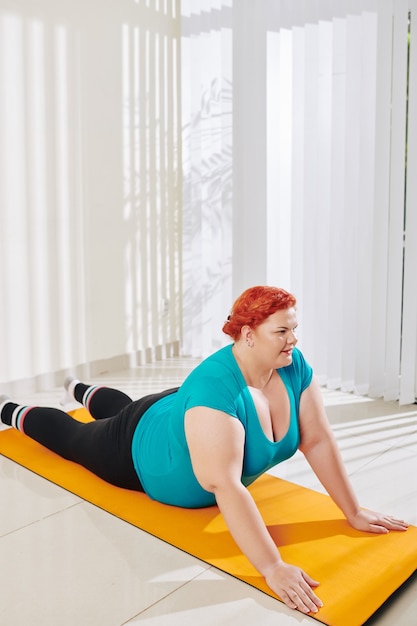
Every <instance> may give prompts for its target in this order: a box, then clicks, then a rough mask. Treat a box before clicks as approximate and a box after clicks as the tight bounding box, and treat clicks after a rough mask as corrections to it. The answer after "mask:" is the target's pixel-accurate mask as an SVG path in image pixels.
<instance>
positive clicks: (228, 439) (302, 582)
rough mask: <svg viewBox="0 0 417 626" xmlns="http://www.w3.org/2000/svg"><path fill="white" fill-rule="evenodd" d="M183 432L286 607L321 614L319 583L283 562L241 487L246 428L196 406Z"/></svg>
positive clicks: (236, 531) (198, 468)
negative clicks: (317, 590) (317, 587)
mask: <svg viewBox="0 0 417 626" xmlns="http://www.w3.org/2000/svg"><path fill="white" fill-rule="evenodd" d="M185 433H186V438H187V443H188V446H189V449H190V454H191V461H192V465H193V470H194V473H195V475H196V478H197V480H198V482H199V483H200V484H201V486H202V487H203V488H204V489H206V490H207V491H210V492H211V493H214V495H215V497H216V502H217V504H218V507H219V509H220V511H221V513H222V515H223V517H224V519H225V522H226V524H227V527H228V529H229V531H230V533H231V535H232V537H233V538H234V540H235V541H236V543H237V545H238V546H239V548H240V549H241V550H242V552H243V553H244V554H245V555H246V556H247V558H248V559H249V560H250V561H251V563H252V564H253V565H254V566H255V567H256V569H257V570H258V571H259V572H260V573H261V574H262V575H263V576H265V578H266V581H267V583H268V585H269V586H270V587H271V589H272V590H273V591H275V593H277V594H278V595H279V596H280V598H281V599H282V600H283V601H284V602H285V603H286V604H287V605H288V606H290V607H291V608H297V609H299V610H300V611H302V612H304V613H308V612H317V610H318V609H317V607H320V606H322V603H321V601H320V600H319V598H318V597H317V596H316V595H315V593H314V592H313V590H312V587H315V586H317V585H318V583H317V582H316V581H314V580H312V579H311V578H310V577H309V576H308V575H307V574H306V573H305V572H303V571H302V570H301V569H300V568H298V567H295V566H292V565H289V564H287V563H284V562H283V561H282V559H281V556H280V554H279V551H278V548H277V546H276V545H275V543H274V542H273V540H272V538H271V536H270V534H269V532H268V530H267V528H266V526H265V523H264V521H263V519H262V517H261V515H260V513H259V510H258V508H257V506H256V504H255V502H254V500H253V498H252V496H251V494H250V493H249V491H248V490H247V489H246V488H245V487H244V485H243V484H242V483H241V475H242V467H243V450H244V439H245V432H244V429H243V426H242V424H241V423H240V422H239V421H238V420H237V419H235V418H233V417H231V416H230V415H227V414H225V413H223V412H221V411H216V410H213V409H208V408H206V407H196V408H193V409H190V410H189V411H187V413H186V417H185Z"/></svg>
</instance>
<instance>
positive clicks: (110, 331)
mask: <svg viewBox="0 0 417 626" xmlns="http://www.w3.org/2000/svg"><path fill="white" fill-rule="evenodd" d="M2 6H3V8H2V7H0V59H1V60H0V102H1V107H0V136H1V137H2V140H1V142H0V220H1V221H0V292H1V310H0V315H1V317H0V354H1V359H0V380H1V381H2V382H3V383H4V388H5V390H7V391H8V392H10V391H13V388H14V389H15V391H16V392H18V391H19V389H20V388H23V387H28V386H29V387H31V386H32V387H33V386H37V387H39V388H42V387H44V386H47V385H48V384H51V382H52V381H54V380H55V379H60V378H62V375H63V373H64V372H66V371H67V370H74V368H78V370H77V371H82V372H86V373H88V371H90V370H91V369H93V370H100V369H108V368H112V367H116V366H120V365H122V364H126V363H128V362H136V360H147V359H148V360H149V359H152V358H157V357H161V356H163V355H164V354H166V353H170V351H171V350H173V349H178V345H179V340H180V333H181V330H180V312H181V302H180V279H181V276H180V254H181V250H180V230H181V215H180V202H181V201H180V198H181V176H180V171H181V170H180V166H179V159H180V145H179V133H180V122H179V115H180V105H179V73H178V71H177V63H178V58H179V33H180V24H179V17H178V6H177V3H176V2H175V1H172V2H171V1H166V2H144V1H140V2H139V1H135V0H120V1H117V2H104V3H103V2H99V1H98V0H89V1H88V2H83V1H82V0H64V1H62V2H59V3H55V2H51V1H50V0H43V1H42V0H26V1H25V0H16V2H14V3H12V5H10V8H8V7H4V4H3V5H2ZM12 383H13V384H12Z"/></svg>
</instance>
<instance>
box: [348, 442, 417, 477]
mask: <svg viewBox="0 0 417 626" xmlns="http://www.w3.org/2000/svg"><path fill="white" fill-rule="evenodd" d="M395 449H396V447H395V446H391V448H388V449H387V450H383V451H381V452H379V453H376V454H374V455H373V456H372V458H370V459H369V460H368V461H367V462H366V463H364V464H363V465H361V466H360V467H356V468H355V469H354V470H352V471H351V472H348V474H349V476H354V475H356V474H358V473H359V472H361V471H362V470H363V469H365V468H366V467H368V468H369V466H370V465H372V464H373V463H374V462H375V461H377V460H378V459H380V458H381V457H382V456H384V455H385V454H387V453H389V452H392V451H393V450H395ZM398 449H403V447H402V446H401V447H400V448H398ZM408 451H409V452H414V451H413V450H411V449H410V450H408Z"/></svg>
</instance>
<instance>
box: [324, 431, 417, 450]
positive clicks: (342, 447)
mask: <svg viewBox="0 0 417 626" xmlns="http://www.w3.org/2000/svg"><path fill="white" fill-rule="evenodd" d="M416 434H417V430H416V431H413V432H412V433H407V434H406V435H402V436H401V438H400V439H399V440H398V441H397V442H396V443H395V444H391V445H389V444H387V443H384V442H383V441H381V440H379V439H374V438H372V437H371V436H370V435H363V434H362V433H356V434H355V433H352V434H351V435H350V436H349V437H350V438H355V439H358V440H359V439H362V445H368V444H371V443H372V444H378V445H380V446H382V447H384V450H381V453H382V454H384V453H385V452H390V451H392V450H395V449H400V448H401V449H404V450H408V451H409V452H415V447H416V445H417V443H412V444H407V443H405V444H404V443H402V442H403V441H404V440H405V439H407V437H410V435H416ZM336 440H337V444H338V446H339V448H340V450H342V451H343V450H350V449H352V447H354V446H352V445H349V446H345V445H344V444H343V438H340V437H336Z"/></svg>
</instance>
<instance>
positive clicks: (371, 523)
mask: <svg viewBox="0 0 417 626" xmlns="http://www.w3.org/2000/svg"><path fill="white" fill-rule="evenodd" d="M348 522H349V524H350V525H351V526H353V528H356V530H362V531H364V532H367V533H377V534H384V533H389V531H390V530H400V531H404V530H407V528H408V524H407V523H406V522H404V521H403V520H399V519H396V518H395V517H391V516H390V515H383V514H382V513H375V512H374V511H368V510H367V509H363V510H362V509H361V510H360V511H358V513H356V515H354V516H352V517H350V518H349V519H348Z"/></svg>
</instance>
